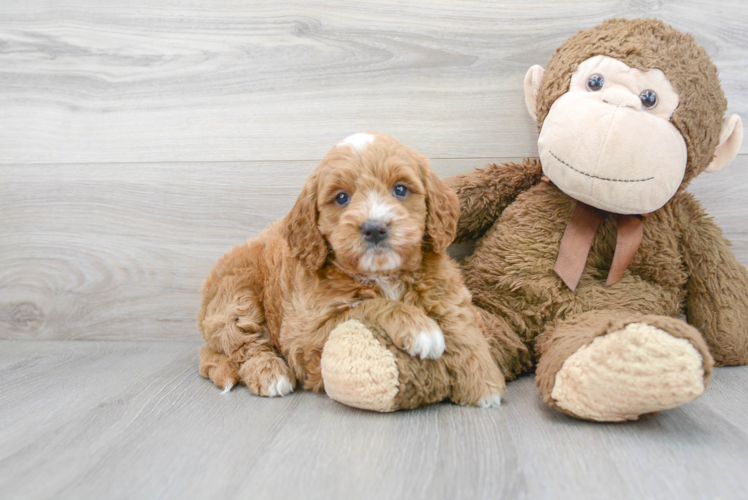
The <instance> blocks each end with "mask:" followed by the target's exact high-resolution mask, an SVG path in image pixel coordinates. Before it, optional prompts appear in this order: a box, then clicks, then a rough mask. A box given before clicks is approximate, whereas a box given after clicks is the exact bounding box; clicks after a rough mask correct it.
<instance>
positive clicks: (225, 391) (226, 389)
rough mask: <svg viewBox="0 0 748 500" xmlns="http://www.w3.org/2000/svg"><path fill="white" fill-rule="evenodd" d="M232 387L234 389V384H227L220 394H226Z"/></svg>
mask: <svg viewBox="0 0 748 500" xmlns="http://www.w3.org/2000/svg"><path fill="white" fill-rule="evenodd" d="M232 387H234V383H233V382H229V383H227V384H226V386H225V387H224V388H223V390H222V391H221V394H228V393H229V391H230V390H231V388H232Z"/></svg>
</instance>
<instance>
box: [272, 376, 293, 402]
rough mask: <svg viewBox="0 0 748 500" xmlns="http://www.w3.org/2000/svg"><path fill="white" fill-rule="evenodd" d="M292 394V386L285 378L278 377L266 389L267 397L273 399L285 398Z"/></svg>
mask: <svg viewBox="0 0 748 500" xmlns="http://www.w3.org/2000/svg"><path fill="white" fill-rule="evenodd" d="M292 392H293V386H292V385H291V382H289V381H288V379H287V378H286V377H280V378H279V379H278V380H276V381H275V382H274V383H272V384H270V387H268V396H269V397H271V398H273V397H275V396H285V395H286V394H291V393H292Z"/></svg>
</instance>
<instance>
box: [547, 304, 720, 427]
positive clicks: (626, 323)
mask: <svg viewBox="0 0 748 500" xmlns="http://www.w3.org/2000/svg"><path fill="white" fill-rule="evenodd" d="M537 348H538V351H539V353H540V361H539V362H538V366H537V370H536V384H537V386H538V388H539V390H540V394H541V395H542V397H543V400H544V401H545V402H546V403H548V404H549V405H550V406H552V407H554V408H556V409H558V410H560V411H562V412H564V413H567V414H569V415H572V416H574V417H577V418H583V419H587V420H597V421H602V422H614V421H624V420H636V419H638V418H639V417H640V416H642V415H646V414H651V413H656V412H659V411H661V410H667V409H670V408H675V407H677V406H680V405H682V404H684V403H687V402H688V401H691V400H692V399H694V398H696V397H697V396H699V395H701V393H703V392H704V390H705V388H706V385H707V383H708V382H709V379H710V378H711V373H712V366H713V365H714V361H713V360H712V356H711V355H710V354H709V350H708V347H707V344H706V342H705V341H704V339H703V337H702V336H701V334H700V333H699V331H698V330H696V329H695V328H693V327H692V326H690V325H688V324H687V323H685V322H683V321H680V320H678V319H675V318H671V317H667V316H655V315H641V314H636V313H628V312H621V311H591V312H587V313H582V314H579V315H576V316H573V317H570V318H566V319H565V320H563V321H559V322H557V323H556V324H555V325H551V326H550V327H549V328H548V329H547V330H546V331H545V332H544V333H543V334H542V335H541V336H540V337H539V338H538V343H537Z"/></svg>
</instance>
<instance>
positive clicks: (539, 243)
mask: <svg viewBox="0 0 748 500" xmlns="http://www.w3.org/2000/svg"><path fill="white" fill-rule="evenodd" d="M525 100H526V104H527V107H528V110H529V112H530V114H531V115H532V116H533V117H534V118H536V119H537V122H538V130H539V131H540V137H539V140H538V150H539V153H540V158H539V159H526V160H525V161H523V162H521V163H505V164H502V165H489V166H487V167H486V168H484V169H478V170H475V171H474V172H472V173H468V174H463V175H458V176H456V177H453V178H451V179H447V181H446V183H447V185H449V186H450V187H451V188H452V189H453V190H454V191H455V192H456V193H457V195H458V198H459V199H460V206H461V217H460V222H459V227H458V236H457V238H458V241H459V240H468V239H477V240H478V241H477V246H476V250H475V252H474V254H473V255H472V256H470V257H469V258H468V259H467V260H466V262H465V264H464V267H463V272H464V276H465V281H466V284H467V286H468V288H469V290H470V292H471V293H472V295H473V303H474V305H475V306H477V307H478V309H479V314H480V316H481V318H482V319H483V323H484V326H485V331H486V335H487V336H488V339H489V344H490V345H491V348H492V354H493V357H494V360H495V361H496V362H497V363H498V365H499V366H500V368H501V369H502V371H503V372H504V375H505V376H506V378H507V379H508V380H511V379H513V378H515V377H516V376H517V375H519V374H520V373H522V372H525V371H530V370H532V369H534V370H535V372H536V383H537V386H538V388H539V391H540V394H541V396H542V398H543V400H544V401H545V402H546V403H547V404H549V405H550V406H552V407H553V408H556V409H557V410H560V411H562V412H564V413H567V414H569V415H572V416H574V417H577V418H582V419H589V420H597V421H623V420H636V419H637V418H639V417H641V416H643V415H647V414H652V413H656V412H659V411H661V410H665V409H669V408H674V407H677V406H679V405H682V404H684V403H686V402H688V401H691V400H692V399H694V398H695V397H697V396H699V395H700V394H701V393H703V391H704V390H705V388H706V386H707V384H708V382H709V379H710V377H711V374H712V367H713V365H714V364H715V363H716V365H718V366H726V365H741V364H746V363H748V274H747V273H746V270H745V269H744V268H743V267H742V266H741V265H740V264H739V263H738V262H737V261H736V259H735V257H734V256H733V254H732V252H731V251H730V249H729V242H728V241H727V240H726V239H725V238H724V237H723V236H722V234H721V231H720V229H719V228H718V227H717V226H716V225H715V224H714V222H713V221H712V219H711V218H709V217H708V216H707V215H706V214H705V213H704V210H703V209H702V208H701V206H700V204H699V203H698V202H697V201H696V200H695V199H694V198H693V196H691V195H690V194H689V193H687V192H686V187H687V186H688V184H689V183H690V182H691V180H692V179H693V178H694V177H696V176H697V175H699V174H701V173H702V172H714V171H717V170H720V169H722V168H723V167H725V166H726V165H728V164H729V163H730V162H731V161H732V159H733V158H734V157H735V156H736V154H737V153H738V151H739V148H740V144H741V141H742V124H741V121H740V118H739V117H738V116H736V115H731V116H728V117H727V118H724V119H723V117H724V115H725V111H726V108H727V103H726V100H725V98H724V95H723V93H722V90H721V89H720V85H719V79H718V76H717V70H716V68H715V66H714V64H713V63H712V62H711V60H710V58H709V56H708V55H707V54H706V51H705V50H704V49H703V48H701V47H699V46H698V45H697V44H696V43H695V41H694V39H693V37H692V36H690V35H687V34H683V33H680V32H678V31H676V30H675V29H673V28H672V27H670V26H668V25H665V24H664V23H662V22H660V21H657V20H647V19H642V20H634V21H627V20H622V19H617V20H611V21H607V22H604V23H602V24H601V25H598V26H596V27H594V28H592V29H589V30H586V31H580V32H579V33H578V34H577V35H575V36H573V37H572V38H570V39H569V40H568V41H567V42H566V43H564V44H563V45H562V46H561V47H560V48H558V49H557V50H556V52H555V53H554V55H553V57H552V58H551V60H550V61H549V63H548V66H547V69H546V70H543V68H541V67H540V66H534V67H532V68H531V69H530V70H529V71H528V73H527V75H526V78H525ZM683 315H684V316H685V318H686V321H683V320H681V319H679V317H680V316H683ZM349 326H352V325H347V326H346V327H349ZM339 328H341V330H340V331H339V332H333V333H334V334H335V335H332V336H331V338H330V340H329V341H328V344H329V346H326V348H325V350H326V351H328V353H329V354H332V353H333V352H335V353H336V355H335V356H333V355H330V356H328V359H324V358H325V354H323V378H325V386H326V388H327V390H328V393H329V394H331V396H332V397H333V398H335V399H338V400H341V401H343V402H348V403H349V404H353V405H354V406H362V407H366V405H365V404H360V403H358V402H357V401H356V400H355V397H354V398H351V397H349V396H348V395H347V394H348V393H347V392H346V391H348V392H351V391H352V392H353V393H356V392H357V391H359V390H358V389H356V386H357V384H358V386H360V387H372V386H376V378H377V377H376V376H375V375H372V374H373V372H371V371H369V372H367V366H368V363H369V361H367V359H357V358H356V356H355V352H354V351H351V350H350V349H349V350H347V351H345V349H343V351H345V353H343V354H341V353H340V352H339V351H341V350H340V349H336V347H339V346H340V345H342V344H341V343H339V342H338V340H337V339H338V338H339V336H341V335H342V336H347V335H349V334H350V333H351V331H352V330H351V331H345V328H342V326H341V327H339ZM359 331H361V332H364V331H365V332H366V334H365V335H366V336H371V338H372V339H377V341H378V342H380V345H381V346H384V343H383V342H384V341H383V340H381V337H382V336H381V335H380V336H378V335H377V334H376V331H375V327H372V328H369V329H366V328H363V329H359ZM367 338H368V337H367ZM385 348H386V347H382V349H385ZM380 352H384V351H383V350H382V351H380ZM389 352H390V353H391V354H392V356H393V358H392V359H394V360H396V363H397V367H398V370H396V373H397V377H398V380H397V384H395V385H397V387H403V388H404V390H407V391H409V398H408V401H410V404H405V405H400V404H399V400H398V401H395V399H396V398H397V396H395V397H394V398H393V404H392V405H391V406H390V409H397V408H405V407H413V406H417V405H418V404H425V403H428V402H432V401H437V400H440V399H443V398H444V397H446V395H445V393H448V391H449V373H445V372H444V371H443V370H441V371H440V370H439V360H436V361H428V362H422V361H420V360H415V359H413V358H409V357H408V356H407V355H406V356H403V355H402V353H400V352H397V350H396V349H395V350H393V349H392V348H390V351H389ZM341 359H342V360H348V363H349V364H351V363H352V364H353V365H355V367H356V368H355V370H353V371H355V372H356V373H359V374H364V377H363V379H361V378H359V379H356V382H351V383H348V382H347V381H349V380H350V381H352V380H353V379H350V378H349V379H347V378H346V375H347V374H348V373H350V372H346V373H336V372H335V370H334V369H331V367H335V366H339V365H340V360H341ZM325 365H327V367H328V369H327V372H328V374H330V380H329V382H328V380H327V377H326V376H325V370H324V369H325ZM424 370H426V371H424ZM427 370H431V371H432V372H433V373H434V374H436V375H434V376H435V379H433V380H432V378H430V377H431V375H433V374H429V373H427ZM333 373H335V376H333ZM367 377H368V378H367ZM414 380H415V382H413V381H414ZM426 380H431V381H430V382H424V381H426ZM367 381H368V382H367ZM367 384H368V385H367ZM392 385H393V384H390V386H392ZM435 386H438V387H437V388H436V389H434V391H435V392H433V393H432V394H431V396H432V397H427V395H428V394H427V393H428V391H429V390H431V389H432V388H433V387H435ZM331 389H332V390H331ZM341 391H342V392H343V393H345V394H346V395H345V396H344V397H336V394H338V393H339V392H341ZM439 391H441V392H439ZM359 392H360V391H359ZM395 393H397V391H395ZM346 399H347V401H346Z"/></svg>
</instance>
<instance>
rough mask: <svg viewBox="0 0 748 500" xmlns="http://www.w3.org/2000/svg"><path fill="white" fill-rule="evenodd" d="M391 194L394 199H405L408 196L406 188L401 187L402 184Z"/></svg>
mask: <svg viewBox="0 0 748 500" xmlns="http://www.w3.org/2000/svg"><path fill="white" fill-rule="evenodd" d="M392 194H393V195H395V198H400V199H402V198H405V197H406V196H408V188H406V187H405V186H403V185H402V184H398V185H397V186H395V189H393V190H392Z"/></svg>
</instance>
